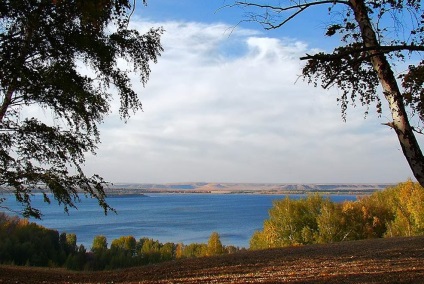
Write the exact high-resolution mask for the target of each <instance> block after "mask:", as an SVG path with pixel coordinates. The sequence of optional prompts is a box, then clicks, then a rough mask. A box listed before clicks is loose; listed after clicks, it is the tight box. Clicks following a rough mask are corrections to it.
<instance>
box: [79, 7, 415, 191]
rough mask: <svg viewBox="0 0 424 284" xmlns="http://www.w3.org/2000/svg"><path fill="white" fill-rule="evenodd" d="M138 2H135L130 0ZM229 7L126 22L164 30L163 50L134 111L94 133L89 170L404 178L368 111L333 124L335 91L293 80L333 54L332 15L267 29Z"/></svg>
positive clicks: (256, 177) (134, 176)
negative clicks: (326, 33)
mask: <svg viewBox="0 0 424 284" xmlns="http://www.w3.org/2000/svg"><path fill="white" fill-rule="evenodd" d="M138 3H139V2H138ZM226 4H229V2H228V1H223V0H217V1H209V0H208V1H206V0H179V1H175V0H150V1H148V6H147V7H144V6H142V5H140V4H138V6H137V9H136V11H135V13H134V15H133V16H132V21H131V27H133V28H136V29H139V30H140V31H146V30H147V29H148V28H150V27H160V26H162V27H164V29H165V33H164V35H163V36H162V44H163V47H164V52H163V53H162V56H161V57H160V58H159V60H158V62H157V64H152V65H151V70H152V73H151V75H150V80H149V81H148V83H147V85H146V86H145V87H144V88H143V86H142V85H141V84H140V83H139V82H138V81H137V79H136V78H134V81H133V87H134V88H135V89H136V91H137V93H138V94H139V95H140V98H141V101H142V103H143V112H138V113H136V114H135V115H133V116H132V117H131V118H130V119H129V120H128V122H127V123H125V122H124V121H122V120H120V118H119V115H118V111H117V109H118V103H119V100H115V101H113V102H112V104H113V106H114V111H113V112H112V113H111V115H110V116H108V117H107V118H106V119H105V121H104V123H103V124H102V125H101V127H100V131H101V141H102V143H101V144H100V145H99V148H98V150H97V155H96V156H92V155H88V156H87V161H86V165H85V169H86V171H87V173H89V174H90V173H97V174H100V175H101V176H103V177H104V178H105V179H106V180H107V181H110V182H113V183H175V182H235V183H394V182H402V181H405V180H406V179H408V178H410V177H412V173H411V171H410V169H409V167H408V165H407V162H406V160H405V158H404V157H403V154H402V152H401V149H400V146H399V144H398V141H397V139H396V136H395V134H394V133H393V131H392V130H391V129H389V128H388V127H387V126H383V125H382V123H386V122H389V121H390V114H389V113H388V112H387V111H385V112H384V113H383V114H382V115H381V117H378V116H377V115H376V113H375V112H374V108H373V107H371V110H370V114H369V115H368V116H367V118H366V119H364V112H365V110H366V109H365V108H363V107H361V106H357V107H356V108H354V107H353V106H349V109H348V116H347V121H346V122H344V121H343V120H342V118H341V111H340V106H339V105H338V103H337V100H336V99H337V96H338V94H339V91H338V90H337V89H330V90H323V89H322V88H315V87H313V85H308V84H307V83H306V82H304V81H303V80H302V79H301V78H299V75H300V74H301V68H302V64H304V63H303V62H301V61H300V60H299V58H300V57H301V56H304V55H305V54H306V53H313V52H316V51H317V50H326V49H331V48H332V47H334V46H336V45H337V39H336V40H335V39H328V38H325V37H323V36H322V34H323V27H324V26H325V24H326V23H328V21H330V18H329V17H328V14H327V13H326V12H325V11H324V10H315V11H313V12H311V13H309V14H305V15H303V16H302V17H300V18H298V19H297V20H295V21H293V22H291V23H290V24H289V25H287V26H286V27H284V28H281V29H279V30H276V31H265V30H264V29H263V28H262V27H261V26H259V25H258V24H255V23H250V22H243V21H242V20H243V19H245V18H244V15H245V12H246V11H243V10H241V9H238V8H234V7H233V8H231V7H224V6H225V5H226Z"/></svg>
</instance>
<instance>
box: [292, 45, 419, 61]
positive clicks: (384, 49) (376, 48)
mask: <svg viewBox="0 0 424 284" xmlns="http://www.w3.org/2000/svg"><path fill="white" fill-rule="evenodd" d="M402 50H407V51H424V46H419V45H391V46H364V47H361V48H354V49H352V50H349V51H344V52H340V53H336V54H315V55H309V54H306V56H303V57H300V60H309V59H328V60H333V59H339V58H343V57H345V56H346V55H349V54H353V53H361V52H364V51H380V54H382V53H389V52H394V51H402Z"/></svg>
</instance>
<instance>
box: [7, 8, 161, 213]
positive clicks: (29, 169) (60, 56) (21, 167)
mask: <svg viewBox="0 0 424 284" xmlns="http://www.w3.org/2000/svg"><path fill="white" fill-rule="evenodd" d="M135 3H136V1H129V0H90V1H87V0H75V1H68V0H55V1H52V0H38V1H36V0H19V1H16V0H2V1H1V3H0V51H1V52H0V66H1V70H0V188H2V189H3V190H4V188H5V187H10V188H13V189H14V192H15V195H16V199H17V201H18V202H20V203H22V204H23V205H24V206H25V209H24V210H23V212H22V213H23V215H24V216H33V217H37V218H40V216H41V212H40V211H39V210H38V209H37V208H34V207H33V206H32V204H31V195H32V193H33V190H34V189H38V190H41V191H42V192H43V194H44V199H45V201H46V202H50V197H49V195H48V194H47V193H49V192H51V193H52V194H53V196H54V198H55V199H56V200H57V201H58V203H59V204H61V205H63V206H64V209H65V211H68V208H69V207H75V202H76V201H78V200H79V195H78V193H81V192H83V193H84V194H85V195H88V196H91V197H94V198H96V199H98V201H99V205H100V206H101V207H103V209H104V210H105V213H106V212H107V211H108V210H109V209H111V208H110V207H109V206H108V204H107V203H106V201H105V193H104V190H103V188H104V185H105V182H104V180H103V179H102V178H101V177H100V176H98V175H93V176H87V175H86V174H85V173H84V171H83V169H82V166H81V165H82V164H84V162H85V154H86V153H87V152H88V153H95V151H96V148H97V144H98V143H99V141H100V133H99V130H98V125H99V124H100V123H101V122H102V121H103V119H104V117H105V116H106V115H107V114H108V113H109V112H110V101H111V98H112V94H113V92H112V90H113V89H115V90H116V92H117V93H118V96H119V98H120V102H121V107H120V110H119V111H120V115H121V117H122V118H123V119H128V118H129V116H130V114H131V112H133V111H134V112H135V111H137V110H139V109H141V103H140V101H139V99H138V96H137V93H136V92H135V91H134V90H133V88H132V85H131V80H130V77H129V73H130V72H136V73H137V74H138V75H139V78H140V80H141V82H142V83H143V84H145V83H146V82H147V80H148V78H149V74H150V68H149V63H150V62H156V60H157V57H158V56H159V55H160V52H161V51H162V47H161V44H160V35H161V33H162V29H161V28H158V29H151V30H150V31H148V32H147V33H146V34H140V33H139V32H138V31H137V30H133V29H129V28H128V24H129V20H130V16H131V14H132V12H133V9H134V8H135V7H134V6H132V4H133V5H135ZM143 3H145V1H143ZM118 59H123V60H125V61H127V62H128V63H129V64H127V69H123V68H121V67H120V66H118ZM80 66H84V68H80ZM83 69H85V70H83ZM87 69H88V70H90V71H91V73H92V75H86V74H87V72H86V70H87ZM88 73H90V72H88ZM114 92H115V91H114ZM35 108H39V109H42V110H44V111H45V113H51V114H52V117H50V118H46V119H42V118H40V117H32V116H31V115H30V112H29V111H28V110H31V109H35Z"/></svg>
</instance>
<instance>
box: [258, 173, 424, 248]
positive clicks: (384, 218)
mask: <svg viewBox="0 0 424 284" xmlns="http://www.w3.org/2000/svg"><path fill="white" fill-rule="evenodd" d="M422 234H424V188H423V187H421V186H420V185H419V184H418V183H414V182H412V181H411V180H409V181H407V182H405V183H400V184H398V185H397V186H394V187H390V188H387V189H385V190H383V191H378V192H375V193H373V194H372V195H370V196H365V197H360V198H358V200H357V201H345V202H343V203H335V202H332V201H331V200H330V199H329V198H324V197H322V196H320V195H317V194H313V195H309V196H308V197H306V198H304V199H300V200H293V199H290V198H289V197H287V198H285V199H283V200H278V201H275V202H274V204H273V207H272V208H271V210H270V211H269V219H267V220H265V221H264V225H263V230H261V231H256V232H255V233H254V235H253V236H252V238H251V240H250V249H264V248H275V247H284V246H294V245H304V244H314V243H332V242H339V241H347V240H360V239H369V238H382V237H395V236H414V235H422Z"/></svg>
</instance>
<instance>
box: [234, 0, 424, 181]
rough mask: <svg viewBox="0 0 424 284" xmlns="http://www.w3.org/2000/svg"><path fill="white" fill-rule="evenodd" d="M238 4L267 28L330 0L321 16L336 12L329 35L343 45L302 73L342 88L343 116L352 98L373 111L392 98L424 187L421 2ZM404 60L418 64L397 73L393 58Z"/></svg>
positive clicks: (397, 126) (405, 147)
mask: <svg viewBox="0 0 424 284" xmlns="http://www.w3.org/2000/svg"><path fill="white" fill-rule="evenodd" d="M234 6H238V7H243V8H246V9H247V10H248V12H247V14H246V15H247V17H248V18H247V19H246V20H248V21H255V22H258V23H260V24H261V25H263V27H264V28H265V29H268V30H271V29H278V28H284V25H286V24H287V23H288V22H289V21H295V20H296V19H297V18H298V16H299V15H301V14H302V13H304V12H305V11H306V10H308V11H309V10H313V9H314V8H318V7H323V6H326V7H327V8H328V13H327V14H325V13H323V14H322V15H321V16H322V17H326V16H327V17H328V19H329V20H330V18H331V20H332V23H331V24H329V25H328V26H327V27H326V29H325V35H326V36H329V37H333V36H339V37H340V39H341V44H342V45H341V46H338V47H335V48H334V50H333V51H332V52H328V53H327V52H319V53H316V54H306V55H305V56H304V57H302V58H301V60H305V61H306V64H305V66H304V68H303V77H304V78H305V79H306V80H307V81H308V82H309V83H313V84H314V85H315V86H317V85H318V84H320V85H321V86H322V87H323V88H325V89H327V88H330V87H332V86H336V87H337V88H339V89H340V90H341V96H340V97H339V98H338V101H339V102H340V105H341V111H342V117H343V119H345V118H346V111H347V108H348V105H349V104H350V103H352V104H361V105H363V106H366V113H368V110H369V107H370V106H371V105H374V106H375V107H376V111H377V112H378V113H381V112H382V104H383V102H384V101H385V102H384V103H385V104H386V105H387V107H388V109H389V111H390V113H391V119H390V121H389V122H387V123H384V124H385V125H386V126H388V127H390V128H391V129H393V132H394V134H395V135H396V136H397V138H398V140H399V144H400V146H401V148H402V151H403V154H404V156H405V158H406V160H407V162H408V164H409V166H410V168H411V170H412V172H413V174H414V176H415V178H416V179H417V181H418V182H419V183H420V184H421V185H424V156H423V153H422V151H421V148H420V145H419V143H418V141H417V138H416V134H423V119H424V91H423V83H424V60H423V56H422V53H421V52H422V51H424V13H423V9H422V5H421V1H419V0H285V1H276V0H275V1H274V0H269V1H266V2H265V3H264V1H236V2H235V3H234ZM316 11H318V12H322V9H317V10H316ZM317 15H318V13H317ZM337 19H338V20H337ZM301 24H303V25H306V24H307V23H304V22H302V23H301ZM311 28H313V27H311ZM399 60H400V61H404V62H406V61H405V60H408V62H413V63H411V64H410V65H409V67H408V68H407V70H406V71H405V72H403V73H402V74H400V75H398V76H396V75H395V74H396V73H395V72H394V66H395V65H394V64H396V62H398V61H399Z"/></svg>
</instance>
